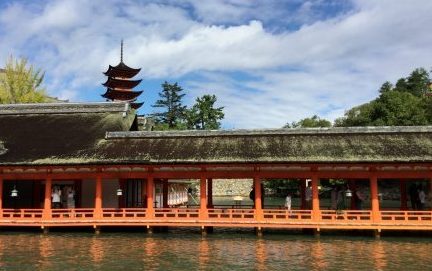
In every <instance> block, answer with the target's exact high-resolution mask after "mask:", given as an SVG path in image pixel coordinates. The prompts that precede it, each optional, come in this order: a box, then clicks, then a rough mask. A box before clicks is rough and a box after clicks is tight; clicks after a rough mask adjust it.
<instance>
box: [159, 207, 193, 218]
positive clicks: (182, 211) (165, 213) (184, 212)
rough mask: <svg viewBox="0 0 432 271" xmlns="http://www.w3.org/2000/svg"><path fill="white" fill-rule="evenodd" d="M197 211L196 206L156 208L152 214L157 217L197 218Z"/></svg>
mask: <svg viewBox="0 0 432 271" xmlns="http://www.w3.org/2000/svg"><path fill="white" fill-rule="evenodd" d="M199 212H200V210H199V209H196V208H193V209H188V208H157V209H155V210H154V216H155V218H158V219H164V218H165V219H175V218H178V219H197V218H199Z"/></svg>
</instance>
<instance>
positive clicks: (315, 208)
mask: <svg viewBox="0 0 432 271" xmlns="http://www.w3.org/2000/svg"><path fill="white" fill-rule="evenodd" d="M318 181H319V179H318V176H317V175H315V174H314V175H313V176H312V219H313V220H315V221H319V220H320V217H321V214H320V204H319V191H318Z"/></svg>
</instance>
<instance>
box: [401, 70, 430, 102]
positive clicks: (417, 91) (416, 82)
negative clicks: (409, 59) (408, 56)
mask: <svg viewBox="0 0 432 271" xmlns="http://www.w3.org/2000/svg"><path fill="white" fill-rule="evenodd" d="M406 85H407V90H408V92H409V93H411V94H412V95H414V96H417V97H422V96H423V95H424V94H426V93H428V92H429V91H430V89H429V85H430V79H429V73H428V72H427V71H426V70H425V69H423V68H419V69H415V70H414V71H413V72H412V73H411V74H410V76H408V78H407V79H406Z"/></svg>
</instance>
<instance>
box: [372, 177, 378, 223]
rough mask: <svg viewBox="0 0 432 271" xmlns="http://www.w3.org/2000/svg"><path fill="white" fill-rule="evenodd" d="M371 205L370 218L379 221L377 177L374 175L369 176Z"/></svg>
mask: <svg viewBox="0 0 432 271" xmlns="http://www.w3.org/2000/svg"><path fill="white" fill-rule="evenodd" d="M370 191H371V201H372V202H371V203H372V204H371V205H372V220H373V221H374V222H378V221H380V210H379V199H378V178H377V176H376V175H372V176H371V177H370Z"/></svg>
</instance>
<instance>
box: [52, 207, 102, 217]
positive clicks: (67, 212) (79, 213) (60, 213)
mask: <svg viewBox="0 0 432 271" xmlns="http://www.w3.org/2000/svg"><path fill="white" fill-rule="evenodd" d="M94 216H95V215H94V209H90V208H76V209H52V210H51V218H52V219H56V218H58V219H60V218H61V219H83V218H93V217H94Z"/></svg>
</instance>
